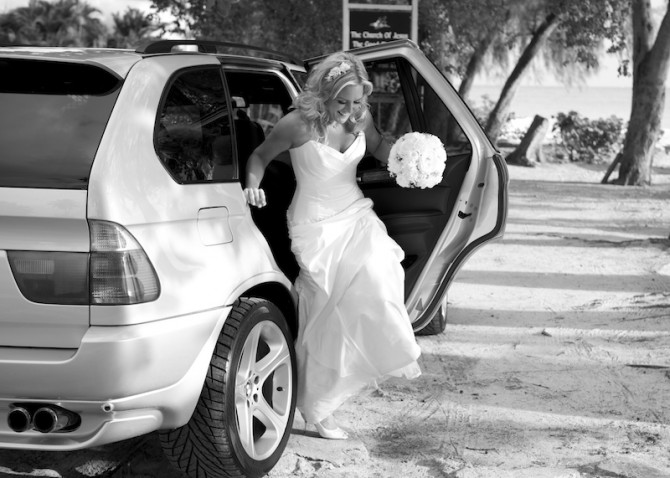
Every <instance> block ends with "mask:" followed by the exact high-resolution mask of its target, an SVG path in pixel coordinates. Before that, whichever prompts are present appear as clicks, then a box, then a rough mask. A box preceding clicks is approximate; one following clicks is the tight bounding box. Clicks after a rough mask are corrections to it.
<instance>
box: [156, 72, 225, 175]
mask: <svg viewBox="0 0 670 478" xmlns="http://www.w3.org/2000/svg"><path fill="white" fill-rule="evenodd" d="M154 145H155V148H156V153H157V154H158V157H159V158H160V160H161V161H162V162H163V164H164V165H165V167H166V168H167V170H168V171H169V172H170V174H171V175H172V177H173V178H174V179H175V180H176V181H177V182H179V183H181V184H188V183H199V182H208V181H219V180H234V179H236V178H237V167H236V164H235V162H234V160H233V152H232V134H231V125H230V112H229V109H228V105H227V103H226V94H225V89H224V86H223V77H222V75H221V70H220V69H219V68H217V67H204V68H195V69H189V70H184V71H181V72H179V73H177V75H176V76H175V77H174V78H173V80H172V82H171V83H170V86H169V88H168V90H167V93H166V94H165V96H164V99H163V102H162V106H161V108H160V111H159V114H158V121H157V125H156V130H155V132H154Z"/></svg>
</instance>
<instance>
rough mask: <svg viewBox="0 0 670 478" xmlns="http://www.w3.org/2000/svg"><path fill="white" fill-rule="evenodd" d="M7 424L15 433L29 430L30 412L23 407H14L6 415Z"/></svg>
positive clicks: (30, 424)
mask: <svg viewBox="0 0 670 478" xmlns="http://www.w3.org/2000/svg"><path fill="white" fill-rule="evenodd" d="M7 425H9V428H11V429H12V430H13V431H15V432H17V433H22V432H25V431H28V430H30V429H31V428H32V419H31V417H30V412H29V411H28V410H26V409H25V408H23V407H14V408H13V409H12V411H11V412H9V414H8V415H7Z"/></svg>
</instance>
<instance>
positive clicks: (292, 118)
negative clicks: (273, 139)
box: [272, 110, 311, 148]
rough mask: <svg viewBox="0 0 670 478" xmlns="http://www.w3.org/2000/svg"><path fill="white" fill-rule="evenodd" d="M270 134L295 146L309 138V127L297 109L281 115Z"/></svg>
mask: <svg viewBox="0 0 670 478" xmlns="http://www.w3.org/2000/svg"><path fill="white" fill-rule="evenodd" d="M272 134H273V135H276V136H278V137H279V138H281V139H282V140H283V141H284V142H286V143H288V144H290V146H289V147H290V148H295V147H298V146H300V145H301V144H303V143H305V142H306V141H308V140H309V139H310V138H311V132H310V128H309V126H308V125H307V123H306V122H305V120H304V118H303V117H302V115H301V114H300V113H299V112H298V111H295V110H293V111H291V112H289V113H288V114H287V115H286V116H283V117H282V118H281V119H280V120H279V121H278V122H277V124H276V125H275V126H274V128H273V130H272Z"/></svg>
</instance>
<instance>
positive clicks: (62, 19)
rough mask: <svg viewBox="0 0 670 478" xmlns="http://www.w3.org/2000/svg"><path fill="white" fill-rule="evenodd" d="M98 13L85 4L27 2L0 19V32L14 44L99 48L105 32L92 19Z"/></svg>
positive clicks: (60, 0)
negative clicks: (25, 5)
mask: <svg viewBox="0 0 670 478" xmlns="http://www.w3.org/2000/svg"><path fill="white" fill-rule="evenodd" d="M99 12H100V10H98V9H97V8H94V7H92V6H91V5H89V4H88V3H87V2H86V1H80V0H58V1H57V2H53V3H51V2H48V1H46V0H30V3H29V4H28V6H27V7H19V8H15V9H14V10H11V11H10V12H9V13H7V14H5V15H3V16H1V17H0V28H1V29H2V31H3V32H5V36H6V37H7V40H8V41H9V42H11V43H15V44H33V45H45V46H100V45H102V44H103V43H104V41H105V37H106V33H107V32H106V29H105V26H104V25H103V24H102V22H101V21H100V19H99V18H95V17H94V16H93V15H94V14H95V13H99Z"/></svg>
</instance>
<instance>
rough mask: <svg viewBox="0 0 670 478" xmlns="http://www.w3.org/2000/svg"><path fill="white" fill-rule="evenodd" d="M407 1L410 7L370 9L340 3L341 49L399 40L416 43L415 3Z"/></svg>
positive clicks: (369, 5) (392, 6) (345, 0)
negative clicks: (341, 16)
mask: <svg viewBox="0 0 670 478" xmlns="http://www.w3.org/2000/svg"><path fill="white" fill-rule="evenodd" d="M411 1H412V5H380V4H377V5H372V4H367V3H349V1H348V0H343V5H342V6H343V9H342V11H343V15H344V16H343V22H342V24H343V31H342V44H343V45H342V46H343V49H344V50H348V49H350V48H361V47H365V46H373V45H379V44H380V43H386V42H390V41H394V40H402V39H410V40H414V41H417V38H416V37H417V30H418V18H417V16H418V5H417V4H418V0H411Z"/></svg>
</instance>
